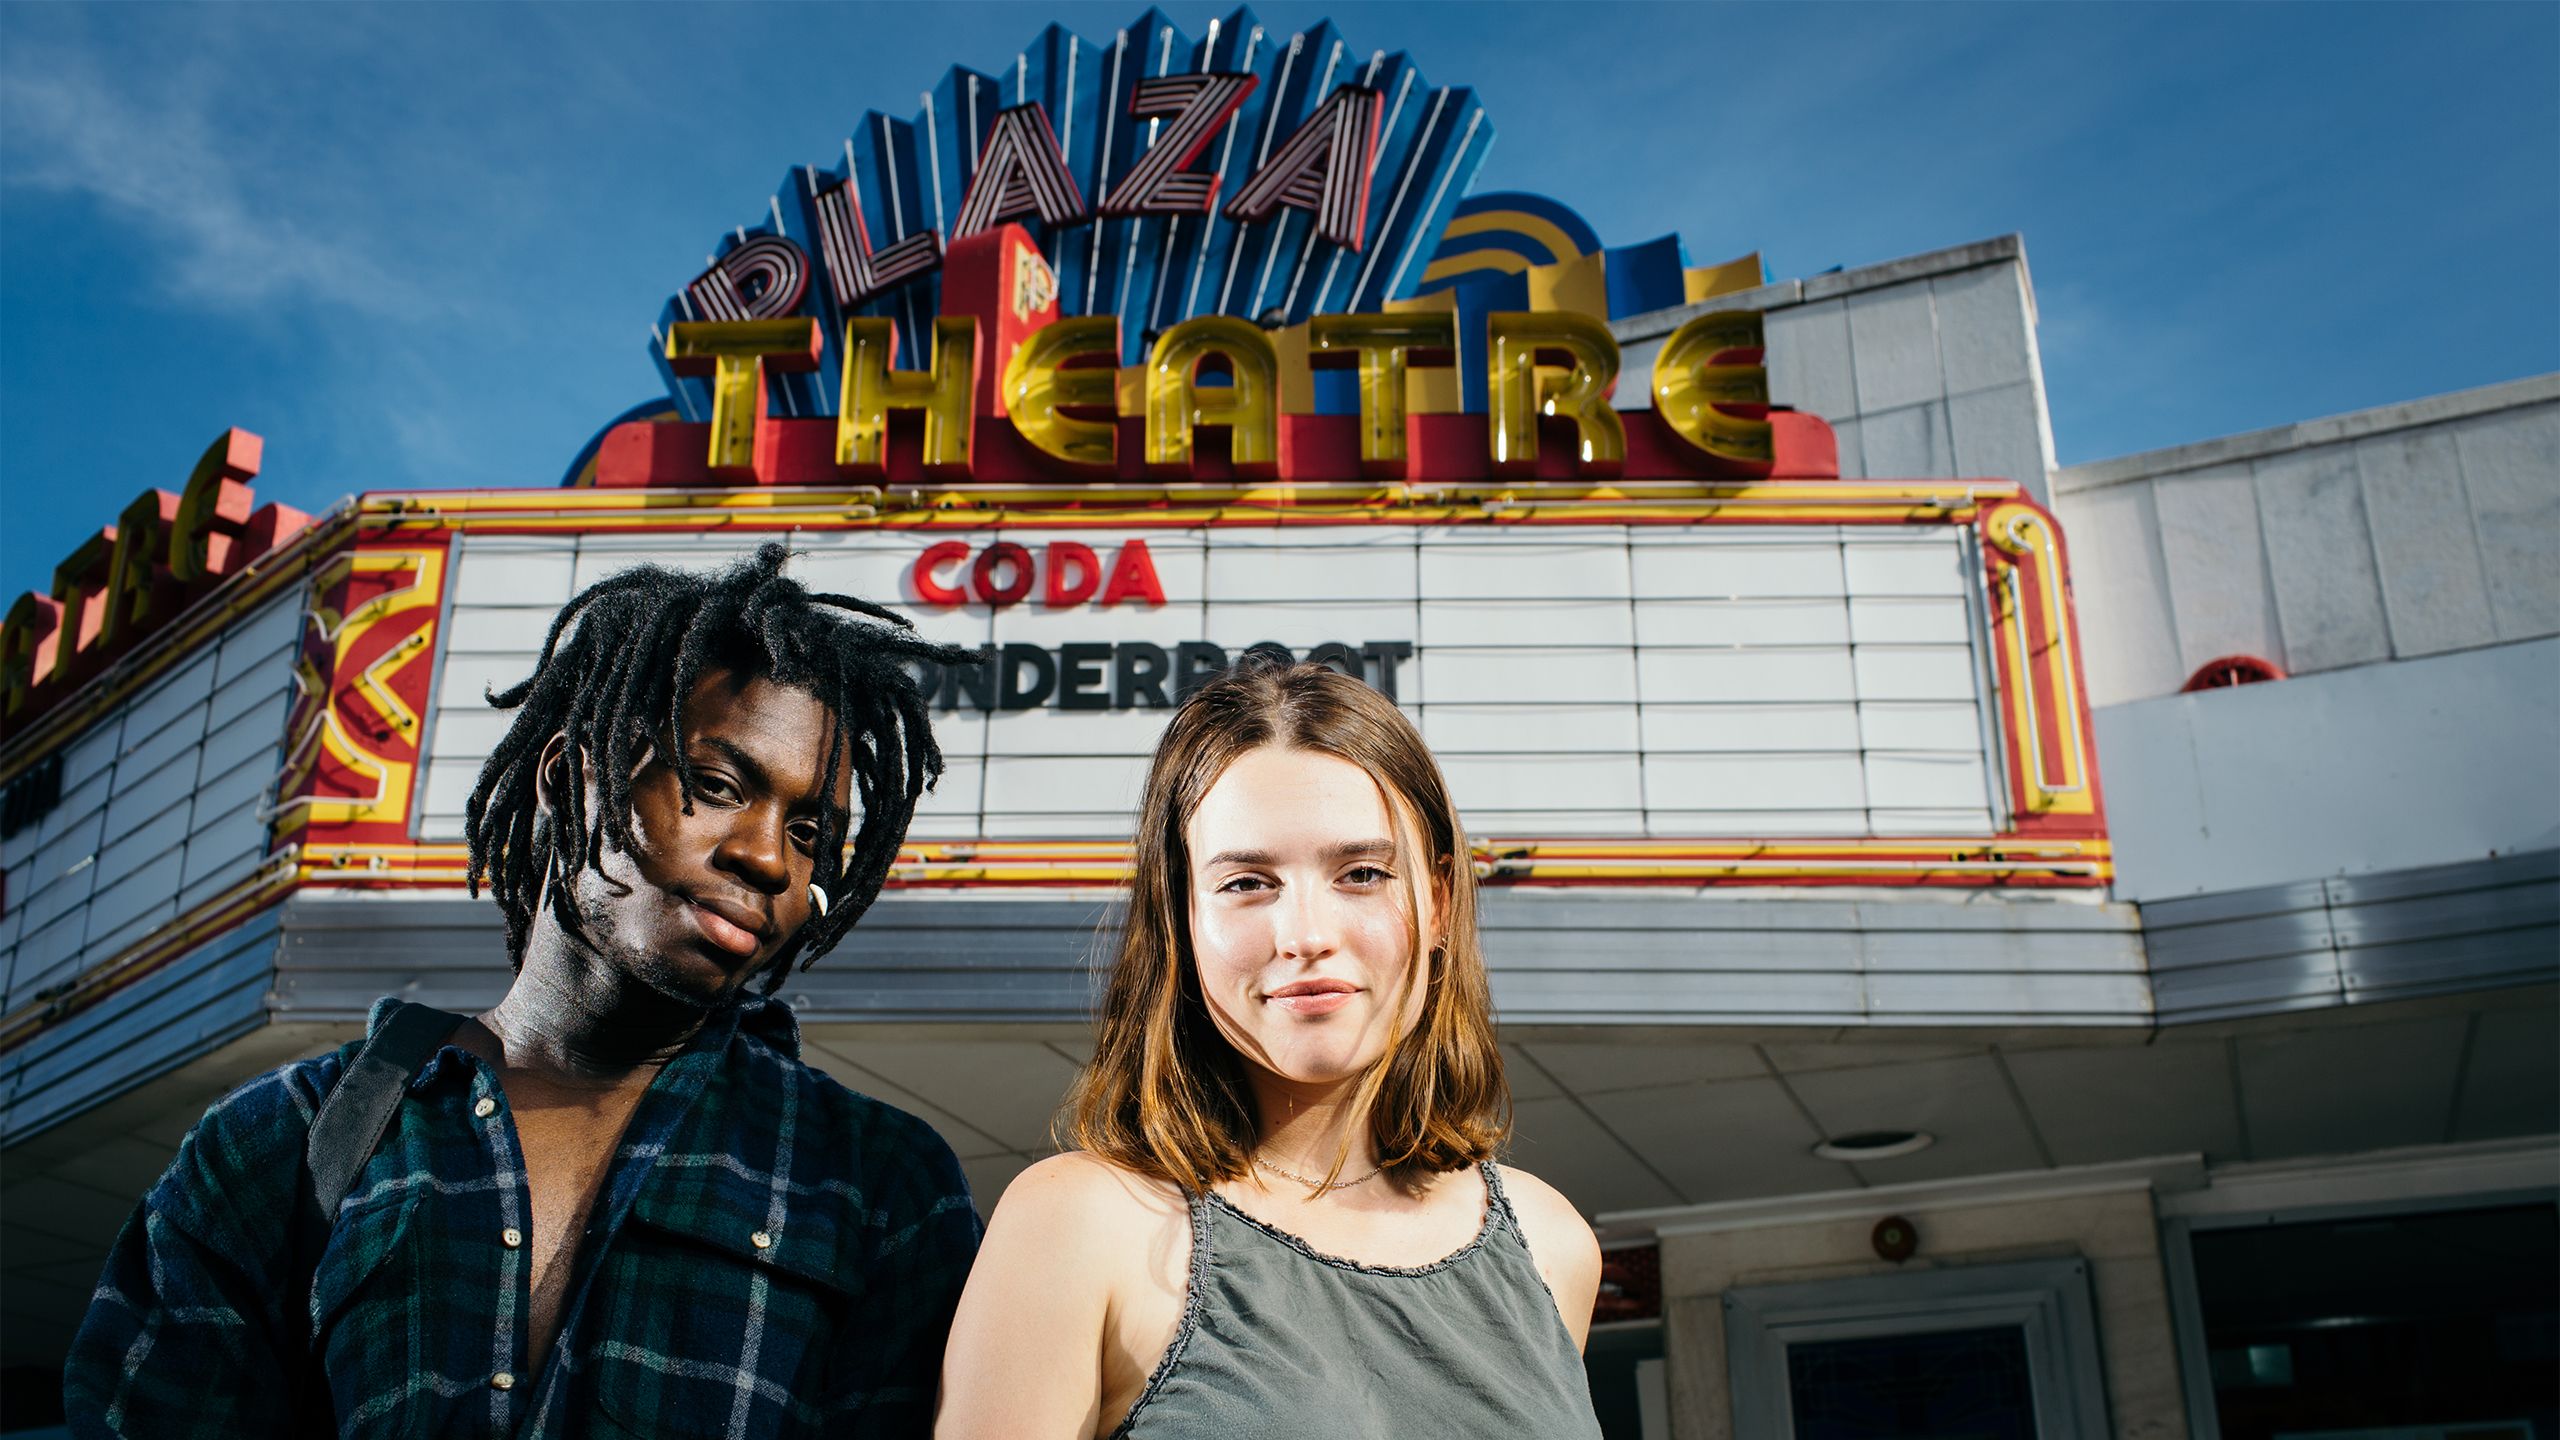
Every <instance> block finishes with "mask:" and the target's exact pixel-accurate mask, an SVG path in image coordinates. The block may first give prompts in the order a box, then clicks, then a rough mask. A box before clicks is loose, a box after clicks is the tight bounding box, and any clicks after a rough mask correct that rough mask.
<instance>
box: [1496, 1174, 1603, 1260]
mask: <svg viewBox="0 0 2560 1440" xmlns="http://www.w3.org/2000/svg"><path fill="white" fill-rule="evenodd" d="M1502 1192H1503V1194H1504V1196H1505V1197H1507V1198H1508V1199H1509V1200H1510V1201H1511V1212H1512V1213H1513V1214H1515V1215H1517V1216H1519V1217H1520V1228H1521V1229H1523V1230H1525V1231H1527V1232H1528V1235H1529V1248H1530V1250H1531V1251H1533V1252H1535V1253H1536V1255H1537V1257H1538V1261H1539V1264H1540V1266H1541V1267H1542V1268H1546V1269H1550V1270H1554V1271H1559V1272H1562V1273H1566V1274H1576V1275H1578V1274H1580V1273H1582V1272H1584V1271H1586V1270H1587V1271H1588V1272H1589V1273H1590V1274H1591V1275H1592V1276H1593V1278H1594V1281H1595V1283H1596V1281H1597V1277H1598V1276H1599V1273H1600V1237H1598V1236H1597V1235H1594V1234H1593V1233H1592V1232H1591V1223H1590V1222H1589V1221H1587V1220H1585V1219H1583V1218H1582V1211H1581V1210H1579V1209H1577V1208H1575V1206H1574V1203H1573V1202H1572V1201H1570V1200H1568V1199H1566V1198H1565V1197H1564V1194H1563V1192H1562V1191H1559V1190H1558V1189H1556V1187H1554V1186H1553V1185H1550V1184H1548V1183H1547V1182H1546V1181H1544V1180H1541V1179H1539V1178H1538V1177H1537V1176H1535V1175H1532V1174H1530V1173H1529V1172H1528V1171H1526V1170H1518V1169H1514V1168H1512V1167H1511V1166H1509V1165H1505V1166H1503V1167H1502Z"/></svg>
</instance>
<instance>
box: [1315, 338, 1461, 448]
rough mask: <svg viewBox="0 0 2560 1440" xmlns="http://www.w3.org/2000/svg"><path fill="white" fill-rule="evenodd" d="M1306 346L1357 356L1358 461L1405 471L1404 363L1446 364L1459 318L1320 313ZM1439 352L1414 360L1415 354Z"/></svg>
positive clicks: (1453, 347)
mask: <svg viewBox="0 0 2560 1440" xmlns="http://www.w3.org/2000/svg"><path fill="white" fill-rule="evenodd" d="M1307 342H1308V345H1309V348H1311V349H1313V350H1315V351H1316V352H1317V353H1319V354H1341V353H1345V352H1353V353H1357V354H1358V355H1359V357H1360V463H1361V465H1362V466H1363V467H1364V468H1368V469H1372V470H1375V471H1377V472H1379V473H1382V474H1387V475H1402V474H1403V473H1404V458H1405V455H1404V452H1405V445H1404V385H1405V370H1406V367H1407V366H1408V365H1417V364H1420V365H1431V364H1440V365H1446V364H1449V363H1450V362H1451V360H1452V359H1453V358H1454V357H1455V355H1456V351H1457V344H1458V323H1457V317H1456V316H1454V315H1452V314H1450V313H1448V312H1447V311H1438V312H1432V311H1413V312H1408V313H1404V314H1395V315H1318V316H1316V317H1314V318H1313V319H1311V320H1309V321H1308V322H1307ZM1416 350H1422V351H1426V352H1427V351H1433V350H1437V351H1442V352H1445V353H1444V354H1443V355H1442V356H1437V357H1434V356H1429V355H1426V356H1425V357H1424V358H1422V359H1418V360H1417V359H1416V358H1414V356H1413V352H1414V351H1416Z"/></svg>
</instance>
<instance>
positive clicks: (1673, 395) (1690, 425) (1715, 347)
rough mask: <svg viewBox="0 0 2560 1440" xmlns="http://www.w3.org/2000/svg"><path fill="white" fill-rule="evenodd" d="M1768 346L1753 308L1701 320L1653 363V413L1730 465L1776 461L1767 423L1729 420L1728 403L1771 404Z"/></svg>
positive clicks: (1675, 337)
mask: <svg viewBox="0 0 2560 1440" xmlns="http://www.w3.org/2000/svg"><path fill="white" fill-rule="evenodd" d="M1767 343H1768V342H1767V341H1766V340H1765V339H1763V338H1762V332H1761V328H1760V317H1759V316H1758V315H1757V314H1755V313H1753V312H1751V311H1748V310H1720V311H1717V312H1716V313H1714V314H1712V315H1701V316H1699V317H1698V318H1697V319H1695V320H1692V321H1690V322H1689V323H1688V324H1686V325H1683V326H1681V327H1680V328H1679V329H1678V330H1677V331H1675V332H1673V334H1672V336H1671V338H1670V339H1669V340H1666V341H1664V342H1663V344H1662V353H1661V354H1660V355H1658V356H1656V357H1655V358H1654V362H1653V409H1654V413H1655V414H1657V415H1660V416H1661V417H1662V419H1663V423H1665V424H1667V425H1669V426H1670V427H1671V428H1672V429H1673V430H1674V431H1676V432H1678V434H1679V436H1680V438H1681V439H1683V440H1686V441H1688V442H1689V443H1690V444H1692V445H1695V446H1697V447H1698V448H1699V449H1701V450H1704V451H1705V452H1707V453H1708V454H1710V455H1714V456H1717V457H1719V458H1721V459H1726V460H1744V461H1752V462H1756V463H1760V464H1767V463H1768V462H1770V461H1773V460H1775V459H1776V458H1777V454H1778V452H1777V447H1776V442H1775V440H1774V439H1773V438H1772V435H1773V431H1772V429H1771V427H1770V425H1769V422H1768V421H1766V420H1753V419H1748V418H1745V417H1743V416H1739V415H1733V414H1729V413H1727V412H1726V411H1725V409H1724V408H1723V407H1725V406H1727V405H1766V404H1768V403H1769V372H1768V370H1767V369H1766V368H1765V367H1764V366H1762V365H1761V363H1760V357H1761V353H1762V351H1763V349H1764V348H1765V347H1766V345H1767Z"/></svg>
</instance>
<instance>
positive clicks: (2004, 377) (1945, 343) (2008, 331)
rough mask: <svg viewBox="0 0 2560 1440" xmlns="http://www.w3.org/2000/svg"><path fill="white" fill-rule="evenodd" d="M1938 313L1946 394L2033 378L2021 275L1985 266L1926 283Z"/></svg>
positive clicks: (2008, 268)
mask: <svg viewBox="0 0 2560 1440" xmlns="http://www.w3.org/2000/svg"><path fill="white" fill-rule="evenodd" d="M1929 290H1930V293H1931V294H1932V295H1933V296H1934V297H1935V299H1936V308H1937V314H1938V358H1939V361H1940V363H1941V364H1942V365H1943V366H1944V367H1945V374H1946V387H1947V393H1948V394H1949V395H1964V394H1968V393H1970V392H1972V391H1976V390H1992V389H1997V388H1999V387H2001V386H2004V385H2024V384H2026V383H2027V382H2028V381H2029V380H2030V379H2032V378H2033V377H2034V375H2035V361H2034V356H2033V353H2032V350H2031V347H2030V346H2029V344H2028V340H2027V336H2028V332H2029V329H2030V327H2031V326H2032V325H2033V323H2034V322H2033V321H2031V320H2030V319H2029V318H2028V316H2027V292H2026V275H2025V272H2024V271H2023V270H2021V269H2020V268H2019V267H2017V266H2015V265H1987V266H1984V267H1983V268H1982V269H1979V270H1965V271H1961V272H1959V273H1957V274H1953V275H1940V276H1938V277H1936V278H1934V279H1932V280H1931V281H1930V282H1929Z"/></svg>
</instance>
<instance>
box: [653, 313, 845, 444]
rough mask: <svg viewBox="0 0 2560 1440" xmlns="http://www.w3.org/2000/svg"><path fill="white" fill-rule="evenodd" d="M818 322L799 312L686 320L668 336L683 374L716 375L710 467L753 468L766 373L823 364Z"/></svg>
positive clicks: (670, 351)
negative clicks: (774, 317)
mask: <svg viewBox="0 0 2560 1440" xmlns="http://www.w3.org/2000/svg"><path fill="white" fill-rule="evenodd" d="M818 343H819V335H818V322H817V321H815V320H809V319H804V318H801V317H798V316H790V317H786V318H784V319H780V320H687V321H682V322H679V323H678V324H676V325H675V326H674V327H673V328H672V329H671V330H670V332H669V333H668V335H667V359H668V360H669V361H670V362H671V363H673V365H674V366H675V370H676V373H677V374H679V375H705V374H707V375H709V376H710V377H711V468H712V470H713V471H714V472H715V473H717V472H720V471H728V472H730V473H732V474H736V473H741V472H746V471H752V470H753V469H754V468H755V463H756V422H757V421H758V420H760V419H762V418H764V372H765V364H766V362H767V361H771V362H772V363H773V365H774V367H775V368H776V369H782V370H814V369H816V368H817V366H818Z"/></svg>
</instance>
